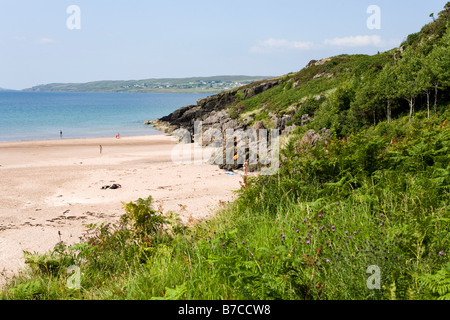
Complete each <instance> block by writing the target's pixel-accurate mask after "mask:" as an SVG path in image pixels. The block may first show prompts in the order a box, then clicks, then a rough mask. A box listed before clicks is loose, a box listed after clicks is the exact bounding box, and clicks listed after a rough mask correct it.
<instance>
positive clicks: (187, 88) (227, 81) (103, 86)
mask: <svg viewBox="0 0 450 320" xmlns="http://www.w3.org/2000/svg"><path fill="white" fill-rule="evenodd" d="M268 78H270V77H269V76H214V77H192V78H163V79H146V80H124V81H93V82H87V83H51V84H43V85H38V86H34V87H32V88H29V89H24V90H23V91H46V92H161V93H164V92H167V93H170V92H186V93H187V92H192V93H203V92H207V93H217V92H220V91H223V90H230V89H233V88H237V87H240V86H243V85H247V84H250V83H252V82H255V81H260V80H264V79H268Z"/></svg>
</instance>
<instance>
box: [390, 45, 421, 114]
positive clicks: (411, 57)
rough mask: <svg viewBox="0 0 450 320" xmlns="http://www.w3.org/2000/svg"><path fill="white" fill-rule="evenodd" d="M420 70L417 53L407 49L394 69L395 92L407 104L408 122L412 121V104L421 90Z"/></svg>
mask: <svg viewBox="0 0 450 320" xmlns="http://www.w3.org/2000/svg"><path fill="white" fill-rule="evenodd" d="M421 69H422V61H421V60H420V59H419V57H418V55H417V53H415V52H414V51H413V50H412V49H410V48H407V49H406V50H405V51H404V54H403V57H402V58H401V59H400V60H399V61H398V62H397V65H396V66H395V68H394V75H395V78H396V79H397V90H398V93H399V95H400V96H401V97H402V98H404V99H405V100H406V101H407V102H408V104H409V122H412V120H413V119H414V104H415V99H416V97H417V95H418V94H419V93H420V92H421V91H422V90H423V88H422V87H421V86H420V85H421V83H420V82H419V78H418V76H419V71H420V70H421Z"/></svg>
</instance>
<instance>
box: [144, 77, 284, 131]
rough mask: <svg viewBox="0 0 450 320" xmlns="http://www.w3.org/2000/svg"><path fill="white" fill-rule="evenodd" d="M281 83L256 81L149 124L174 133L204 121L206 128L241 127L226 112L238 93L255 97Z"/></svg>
mask: <svg viewBox="0 0 450 320" xmlns="http://www.w3.org/2000/svg"><path fill="white" fill-rule="evenodd" d="M279 84H280V80H277V79H273V80H266V81H260V82H256V83H253V84H250V85H247V86H244V87H241V88H239V89H237V90H231V91H225V92H221V93H219V94H216V95H213V96H209V97H206V98H202V99H199V100H198V101H197V104H195V105H189V106H184V107H181V108H180V109H178V110H176V111H174V112H172V113H171V114H169V115H167V116H165V117H162V118H160V119H156V120H153V121H148V122H147V124H151V125H153V126H154V127H155V128H156V129H158V130H161V131H164V132H167V133H172V132H173V131H174V130H176V129H180V128H183V129H187V130H189V131H190V132H193V131H194V122H195V121H202V122H203V125H204V126H206V127H205V129H207V128H209V127H214V128H218V129H223V130H225V129H231V128H232V129H240V128H243V127H245V125H244V124H240V123H238V122H237V121H236V120H232V119H231V117H230V116H229V115H228V113H227V112H226V110H225V109H226V108H227V107H228V106H230V105H232V104H234V103H235V102H236V99H237V97H236V94H237V93H238V92H239V95H240V96H242V97H243V98H244V99H246V98H250V97H253V96H255V95H257V94H260V93H262V92H264V91H267V90H269V89H271V88H273V87H275V86H278V85H279Z"/></svg>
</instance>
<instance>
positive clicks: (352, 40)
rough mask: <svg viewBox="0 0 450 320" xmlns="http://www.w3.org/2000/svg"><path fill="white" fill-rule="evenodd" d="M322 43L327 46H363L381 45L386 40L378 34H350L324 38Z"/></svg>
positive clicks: (384, 43) (383, 44)
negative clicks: (348, 35)
mask: <svg viewBox="0 0 450 320" xmlns="http://www.w3.org/2000/svg"><path fill="white" fill-rule="evenodd" d="M323 43H324V44H325V45H328V46H337V47H365V46H373V47H383V46H385V45H386V41H384V40H383V39H382V38H381V37H380V36H378V35H373V36H350V37H342V38H333V39H325V41H324V42H323Z"/></svg>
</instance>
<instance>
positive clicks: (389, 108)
mask: <svg viewBox="0 0 450 320" xmlns="http://www.w3.org/2000/svg"><path fill="white" fill-rule="evenodd" d="M386 116H387V121H388V123H391V100H390V99H387V107H386Z"/></svg>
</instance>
